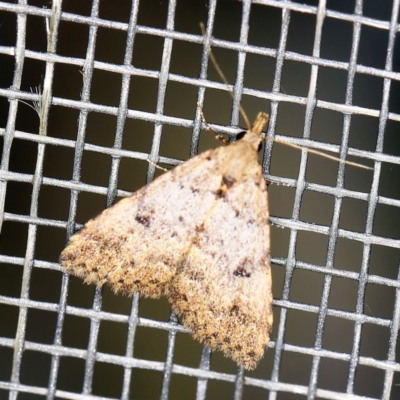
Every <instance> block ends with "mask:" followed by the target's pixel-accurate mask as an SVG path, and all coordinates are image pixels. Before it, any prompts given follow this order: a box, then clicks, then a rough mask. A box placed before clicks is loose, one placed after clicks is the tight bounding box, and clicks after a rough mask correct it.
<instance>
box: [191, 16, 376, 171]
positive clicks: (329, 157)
mask: <svg viewBox="0 0 400 400" xmlns="http://www.w3.org/2000/svg"><path fill="white" fill-rule="evenodd" d="M200 29H201V33H202V35H203V37H204V39H206V30H205V28H204V24H203V23H202V22H200ZM205 43H206V45H207V52H208V56H209V58H210V60H211V62H212V64H213V65H214V68H215V69H216V71H217V73H218V75H219V76H220V78H221V80H222V81H223V82H224V83H225V84H226V85H227V86H228V87H229V82H228V80H227V79H226V76H225V75H224V73H223V72H222V70H221V68H220V66H219V64H218V63H217V60H216V59H215V57H214V54H213V52H212V51H211V47H210V44H209V42H207V41H206V40H205ZM228 93H229V95H230V96H231V97H232V99H233V101H234V103H235V104H236V105H237V106H238V107H239V111H240V115H241V116H242V117H243V119H244V121H245V123H246V126H247V129H248V130H251V128H252V125H251V124H250V121H249V119H248V117H247V114H246V112H245V111H244V109H243V107H242V106H241V105H240V103H239V101H238V100H237V99H236V97H235V95H234V93H233V92H232V91H231V90H229V92H228ZM198 106H199V105H198ZM200 114H201V116H202V119H203V122H204V125H205V126H206V129H207V130H208V131H209V132H212V133H213V134H214V136H215V137H217V139H218V136H220V135H218V134H217V133H216V132H214V131H213V130H212V129H211V128H210V127H208V128H207V126H208V124H207V123H206V122H205V118H204V115H203V112H202V110H201V108H200ZM263 139H264V140H271V141H273V142H276V143H282V144H285V145H287V146H290V147H293V148H294V149H298V150H306V151H308V152H309V153H312V154H317V155H319V156H321V157H325V158H328V159H329V160H333V161H337V162H341V163H345V164H347V165H351V166H353V167H359V168H363V169H367V170H370V171H373V170H374V169H373V168H371V167H368V166H366V165H364V164H359V163H356V162H352V161H347V160H341V159H340V158H339V157H335V156H331V155H329V154H326V153H324V152H322V151H318V150H313V149H310V148H304V147H301V146H298V145H296V144H292V143H287V142H285V141H283V140H279V139H276V138H267V137H264V138H263Z"/></svg>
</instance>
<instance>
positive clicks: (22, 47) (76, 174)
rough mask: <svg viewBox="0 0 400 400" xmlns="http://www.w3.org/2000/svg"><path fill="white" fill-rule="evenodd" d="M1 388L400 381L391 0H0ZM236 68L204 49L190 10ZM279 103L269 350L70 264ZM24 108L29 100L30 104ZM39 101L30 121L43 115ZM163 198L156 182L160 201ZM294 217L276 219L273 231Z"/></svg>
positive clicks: (338, 389)
mask: <svg viewBox="0 0 400 400" xmlns="http://www.w3.org/2000/svg"><path fill="white" fill-rule="evenodd" d="M0 12H1V16H0V21H1V24H0V59H1V61H0V65H1V75H0V80H1V88H0V111H1V112H0V115H1V125H0V127H1V128H0V132H1V136H2V140H3V141H2V145H3V148H2V159H1V176H0V212H1V214H0V215H1V218H0V221H1V222H2V233H1V242H0V249H1V251H0V398H1V399H3V398H9V399H16V398H19V399H22V398H24V399H25V398H29V399H31V398H32V399H33V398H43V397H47V398H48V399H52V398H55V397H57V398H63V399H83V398H85V399H86V398H102V399H114V398H121V399H128V398H132V399H152V398H160V397H161V398H163V399H167V398H173V399H178V398H184V399H189V398H196V399H205V398H207V399H214V398H215V399H225V398H227V399H228V398H235V399H240V398H243V399H258V398H260V399H261V398H263V399H264V398H269V399H271V400H274V399H297V398H306V397H307V398H308V399H314V398H321V399H348V400H350V399H361V398H362V399H397V398H399V396H400V363H399V356H398V354H399V350H398V348H397V347H398V346H397V338H398V330H399V323H400V292H399V290H400V275H399V260H400V257H399V253H400V252H399V249H400V186H399V184H398V182H399V179H400V168H399V164H400V140H399V137H398V135H399V126H400V125H399V122H400V101H399V100H400V97H399V88H400V87H399V81H400V57H399V41H398V40H397V41H396V36H397V34H398V31H399V24H398V12H399V1H398V0H393V1H392V2H391V1H385V2H382V1H381V2H377V1H375V0H368V1H366V0H365V1H362V0H354V1H342V2H338V1H324V0H320V1H319V2H318V1H312V0H309V1H306V0H304V1H303V2H300V1H299V2H296V1H284V0H282V1H277V0H255V1H249V0H243V1H233V0H232V1H228V0H226V1H223V0H219V1H216V0H207V1H204V0H198V1H197V0H196V1H195V0H193V1H190V2H189V1H183V0H182V1H176V0H170V1H169V2H167V1H165V0H164V1H152V0H142V1H134V0H133V1H132V2H130V1H127V0H113V1H110V0H102V1H100V0H93V1H92V2H91V3H90V2H82V1H64V2H61V0H56V1H53V2H52V3H51V2H48V1H39V0H37V1H27V0H19V1H16V2H12V1H10V2H6V1H2V2H0ZM199 22H204V24H205V25H206V39H207V40H209V42H210V46H211V48H212V49H213V51H214V53H215V56H216V58H217V60H218V62H219V63H220V64H221V69H222V70H223V71H224V73H225V74H226V75H227V78H228V80H229V82H230V83H231V86H229V87H227V86H226V85H224V84H222V83H221V80H220V78H219V76H218V75H217V74H216V72H215V71H214V70H213V68H212V66H211V65H209V60H208V54H207V49H206V46H205V44H204V42H205V39H204V38H203V37H202V35H201V33H200V28H199ZM229 90H232V91H233V92H234V94H235V96H236V98H237V99H238V100H239V101H240V102H241V104H242V105H243V106H244V108H245V110H246V111H247V113H248V114H249V117H250V119H251V118H254V116H255V115H256V113H257V112H258V111H266V112H269V114H270V122H269V126H268V129H267V132H266V135H267V136H270V137H277V138H279V139H282V140H285V141H287V142H289V143H293V144H297V145H300V146H307V147H309V148H312V149H316V150H322V151H329V152H331V153H333V154H334V155H336V156H338V157H340V158H343V159H348V160H351V161H357V162H358V163H362V164H364V165H367V166H371V167H373V170H372V171H368V170H364V169H360V168H356V167H350V166H348V165H345V164H343V163H337V162H333V161H330V160H327V159H325V158H322V157H317V156H314V155H311V154H309V153H307V152H306V151H304V150H303V151H298V150H295V149H293V148H289V147H286V146H282V145H280V144H278V143H275V144H274V143H272V142H271V141H268V142H266V143H267V144H266V145H264V148H263V151H262V153H261V155H260V159H261V161H262V165H263V171H264V176H265V178H266V180H267V181H268V182H270V183H271V184H270V185H269V189H268V192H269V203H270V214H271V223H272V224H273V226H272V232H271V235H272V239H271V240H272V245H271V246H272V250H271V251H272V274H273V292H274V302H273V306H274V327H273V331H272V334H271V342H270V344H269V346H268V350H267V351H266V354H265V356H264V358H263V360H262V361H261V362H260V364H259V366H258V367H257V369H255V370H254V371H251V372H244V371H243V370H242V369H241V368H239V369H238V368H237V366H236V364H235V363H233V362H232V361H230V360H228V359H226V358H224V357H223V356H222V355H221V354H220V353H218V352H215V353H212V354H210V352H209V351H208V350H207V349H206V348H202V346H201V345H200V344H199V343H197V342H196V341H195V340H194V339H192V337H191V336H190V334H189V333H188V331H187V330H186V329H185V328H184V327H182V325H180V324H179V321H177V319H176V317H175V316H174V315H173V314H170V307H169V304H168V302H167V301H166V300H165V299H160V300H149V299H143V298H140V299H139V296H138V295H137V294H136V295H134V296H133V297H132V298H127V297H124V296H119V295H114V294H113V293H112V291H111V290H110V289H109V288H107V287H105V288H104V289H103V290H102V291H100V290H96V288H94V287H92V286H89V285H84V284H83V283H82V281H81V280H79V279H78V278H71V277H69V276H68V275H66V274H64V273H63V272H62V270H61V268H60V266H59V264H58V257H59V254H60V252H61V251H62V249H63V248H64V246H65V244H66V242H67V240H68V238H69V237H70V236H71V235H72V234H73V233H74V232H75V231H76V230H77V229H79V228H80V227H81V226H82V225H83V224H84V223H85V222H86V221H88V220H89V219H90V218H93V217H94V216H96V215H97V214H98V213H100V212H101V211H102V210H103V209H104V208H105V207H108V206H110V205H112V204H113V203H114V202H115V201H116V200H117V199H118V198H121V197H124V196H126V195H128V194H130V193H132V192H134V191H135V190H137V189H138V188H140V187H141V186H143V185H144V184H146V182H149V181H151V180H153V179H154V177H155V176H156V175H157V174H159V171H158V170H156V169H155V167H154V164H151V163H149V162H148V161H147V160H148V159H150V160H151V161H152V162H153V163H158V164H160V165H163V166H167V167H168V168H172V167H173V166H174V165H177V164H179V163H181V162H182V161H184V160H186V159H188V158H189V157H190V156H193V155H195V154H197V153H198V152H200V151H203V150H205V149H207V148H211V147H216V146H218V145H220V144H219V143H218V142H216V141H215V140H214V138H213V137H211V135H210V134H209V133H207V132H205V131H204V130H203V127H204V126H203V125H202V122H201V119H200V116H199V113H198V108H197V103H198V102H199V103H200V104H201V105H202V106H203V109H204V114H205V116H206V119H207V121H208V123H209V124H211V126H212V127H213V128H214V129H215V130H216V131H217V132H219V133H221V134H225V135H227V137H228V138H230V139H231V140H234V137H235V134H236V133H237V132H238V131H241V130H243V129H240V126H242V127H243V125H244V124H243V123H242V122H241V121H240V118H239V112H238V107H237V105H235V104H234V103H233V102H232V100H231V99H230V97H229V94H228V91H229ZM30 106H31V107H30ZM38 116H39V118H38ZM160 201H162V199H160ZM282 228H283V229H282Z"/></svg>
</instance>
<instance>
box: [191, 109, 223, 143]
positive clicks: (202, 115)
mask: <svg viewBox="0 0 400 400" xmlns="http://www.w3.org/2000/svg"><path fill="white" fill-rule="evenodd" d="M197 107H198V108H199V112H200V116H201V119H202V121H203V124H204V126H205V127H206V130H207V132H210V133H212V134H213V135H214V136H215V139H217V140H220V141H221V142H222V143H223V144H225V145H227V144H229V140H226V139H225V138H224V137H223V136H222V135H220V134H219V133H217V132H215V131H214V129H212V128H211V126H210V125H208V123H207V121H206V117H205V116H204V113H203V107H202V106H201V104H200V103H197Z"/></svg>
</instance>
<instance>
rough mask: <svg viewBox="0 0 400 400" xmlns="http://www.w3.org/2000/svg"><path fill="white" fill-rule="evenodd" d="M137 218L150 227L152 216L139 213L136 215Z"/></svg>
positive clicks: (140, 222)
mask: <svg viewBox="0 0 400 400" xmlns="http://www.w3.org/2000/svg"><path fill="white" fill-rule="evenodd" d="M135 220H136V221H137V222H139V224H142V225H143V226H144V227H146V228H148V227H149V226H150V217H148V216H147V215H140V214H137V215H136V217H135Z"/></svg>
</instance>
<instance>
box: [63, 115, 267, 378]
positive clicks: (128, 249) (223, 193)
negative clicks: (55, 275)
mask: <svg viewBox="0 0 400 400" xmlns="http://www.w3.org/2000/svg"><path fill="white" fill-rule="evenodd" d="M267 122H268V115H267V114H265V113H259V114H258V116H257V118H256V120H255V122H254V123H253V125H252V126H251V128H250V129H249V130H248V131H247V132H246V134H245V135H244V136H243V138H242V139H241V140H239V141H236V142H234V143H231V144H229V145H227V146H221V147H218V148H216V149H212V150H208V151H205V152H204V153H201V154H200V155H198V156H196V157H193V158H191V159H189V160H188V161H186V162H184V163H183V164H181V165H179V166H177V167H176V168H175V169H173V170H171V171H169V172H167V173H165V174H163V175H162V176H160V177H159V178H158V179H156V180H154V181H153V182H151V183H149V184H148V185H146V186H145V187H143V188H142V189H140V190H138V191H137V192H136V193H134V194H132V195H131V196H129V197H127V198H125V199H123V200H121V201H119V202H118V203H117V204H115V205H114V206H112V207H110V208H108V209H106V210H105V211H103V213H102V214H100V215H99V216H98V217H97V218H95V219H93V220H91V221H89V222H88V223H87V224H86V225H85V226H84V227H83V229H82V230H81V231H80V232H78V233H77V234H75V235H74V236H72V238H71V240H70V242H69V244H68V246H67V248H66V249H65V250H64V251H63V252H62V254H61V256H60V262H61V265H62V266H63V268H64V269H65V271H66V272H68V273H70V274H73V275H76V276H78V277H80V278H82V279H84V281H85V282H86V283H89V284H96V285H97V287H101V286H103V285H104V284H108V285H110V286H111V288H112V289H113V290H114V292H115V293H123V294H127V295H132V294H133V293H134V292H136V291H138V292H139V293H140V294H141V295H143V296H145V297H152V298H159V297H160V296H163V295H164V296H166V297H167V298H168V300H169V302H170V304H171V306H172V309H173V310H174V311H175V313H176V314H177V315H178V316H179V317H180V319H181V321H182V324H183V325H184V326H185V327H187V328H189V329H190V330H191V332H192V335H193V337H194V338H195V339H197V340H199V341H200V342H201V343H203V344H204V345H206V346H207V347H209V348H210V349H211V350H221V351H222V352H223V353H224V354H225V355H226V356H227V357H229V358H231V359H233V360H234V361H235V362H236V363H237V364H238V365H242V366H243V367H244V368H245V369H248V370H251V369H254V368H255V367H256V366H257V363H258V361H259V360H260V359H261V358H262V356H263V354H264V348H265V347H266V346H267V345H268V342H269V337H270V332H271V327H272V290H271V287H272V282H271V267H270V229H269V214H268V195H267V191H266V183H265V179H264V177H263V175H262V169H261V165H260V163H259V160H258V155H257V151H258V148H259V145H260V143H261V141H262V139H261V136H260V134H261V132H262V130H263V129H264V127H265V126H266V124H267Z"/></svg>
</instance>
